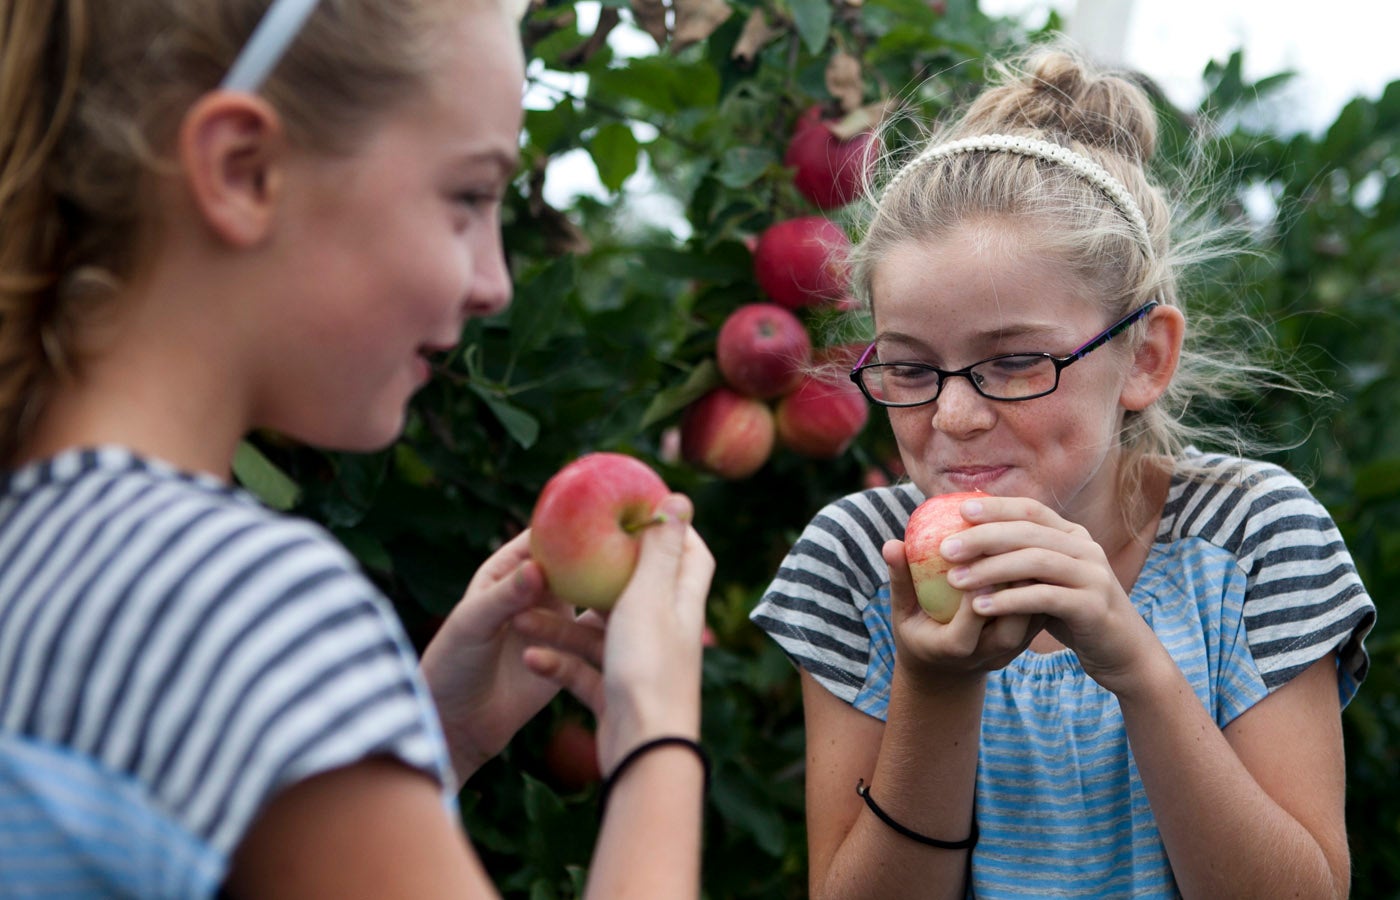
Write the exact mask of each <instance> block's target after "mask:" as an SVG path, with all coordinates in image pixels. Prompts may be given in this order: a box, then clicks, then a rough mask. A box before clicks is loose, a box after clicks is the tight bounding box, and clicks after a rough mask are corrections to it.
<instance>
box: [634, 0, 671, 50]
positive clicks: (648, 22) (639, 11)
mask: <svg viewBox="0 0 1400 900" xmlns="http://www.w3.org/2000/svg"><path fill="white" fill-rule="evenodd" d="M629 3H630V5H631V7H632V17H633V18H634V19H636V21H637V27H638V28H640V29H641V30H643V31H645V32H646V33H647V34H649V35H651V36H652V39H653V40H655V41H656V46H658V47H664V46H666V40H667V39H668V38H669V37H670V36H671V30H670V29H669V28H668V27H667V26H666V4H665V3H663V2H662V0H629Z"/></svg>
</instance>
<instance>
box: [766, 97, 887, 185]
mask: <svg viewBox="0 0 1400 900" xmlns="http://www.w3.org/2000/svg"><path fill="white" fill-rule="evenodd" d="M869 122H870V113H868V112H866V111H865V110H864V109H861V110H856V112H855V113H852V114H851V115H850V116H842V117H839V118H835V119H827V118H824V117H823V115H822V108H821V107H820V106H813V107H811V108H809V109H808V110H807V111H806V112H805V113H803V114H802V116H801V117H800V118H799V119H798V120H797V125H796V126H795V128H794V130H793V133H792V137H791V138H790V139H789V140H788V145H787V150H786V151H785V152H784V153H783V165H785V166H788V167H790V168H792V169H794V170H795V171H794V172H793V184H794V185H795V186H796V187H797V190H798V191H799V192H800V193H801V194H802V196H804V197H806V198H807V199H808V200H810V201H812V203H814V204H816V205H817V206H818V207H819V208H821V209H834V208H836V207H839V206H845V205H846V204H847V203H850V202H851V201H852V200H854V199H855V198H856V197H858V196H860V193H861V191H862V190H864V188H865V185H866V181H867V180H868V178H869V177H870V174H871V172H872V170H873V169H874V166H875V163H876V162H877V161H878V160H879V158H880V142H879V140H878V139H877V138H876V136H875V132H874V131H873V130H870V128H868V127H865V126H867V125H868V123H869ZM852 129H855V130H852Z"/></svg>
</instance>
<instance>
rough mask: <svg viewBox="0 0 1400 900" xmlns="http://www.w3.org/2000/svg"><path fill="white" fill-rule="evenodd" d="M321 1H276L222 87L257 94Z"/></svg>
mask: <svg viewBox="0 0 1400 900" xmlns="http://www.w3.org/2000/svg"><path fill="white" fill-rule="evenodd" d="M319 2H320V0H272V5H271V6H269V7H268V8H267V12H265V13H263V17H262V21H260V22H259V23H258V27H257V28H256V29H254V30H253V35H252V37H250V38H248V43H246V44H244V45H243V49H242V50H240V51H238V58H237V59H235V60H234V61H233V65H232V66H230V67H229V70H228V74H227V75H225V76H224V80H223V81H222V82H220V84H219V87H220V88H222V89H224V90H226V91H246V92H248V93H250V94H253V93H257V91H258V88H260V87H262V85H263V82H264V81H266V80H267V77H268V76H269V75H271V74H272V70H273V69H275V68H277V63H279V62H281V60H282V56H283V54H285V53H286V52H287V48H288V47H289V46H291V43H292V41H293V40H294V39H295V38H296V36H297V35H298V34H299V33H301V29H302V26H304V25H305V24H306V20H307V19H308V18H310V16H311V13H312V12H313V11H314V10H315V9H316V4H317V3H319Z"/></svg>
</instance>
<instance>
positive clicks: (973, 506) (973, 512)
mask: <svg viewBox="0 0 1400 900" xmlns="http://www.w3.org/2000/svg"><path fill="white" fill-rule="evenodd" d="M962 511H963V513H964V514H966V515H969V516H980V515H982V501H981V500H967V501H964V502H963V505H962Z"/></svg>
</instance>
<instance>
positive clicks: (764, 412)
mask: <svg viewBox="0 0 1400 900" xmlns="http://www.w3.org/2000/svg"><path fill="white" fill-rule="evenodd" d="M775 436H776V429H775V427H774V423H773V410H772V409H770V408H769V406H768V404H767V403H765V402H763V401H762V400H759V399H757V398H755V397H746V396H744V395H743V394H740V393H739V392H738V391H735V390H732V389H730V388H727V387H719V388H715V389H714V390H712V391H710V392H709V393H708V394H706V395H705V396H703V397H701V398H700V399H699V400H696V401H695V402H694V403H692V404H691V405H690V406H688V407H686V410H685V414H684V415H683V416H682V417H681V457H682V458H683V459H684V460H685V461H686V462H688V463H690V464H691V465H693V466H695V467H696V468H699V469H703V470H705V471H706V472H711V473H713V474H715V475H718V476H720V477H721V478H726V479H729V480H731V481H737V480H740V479H743V478H748V477H749V476H750V475H752V474H754V473H755V472H757V471H758V470H759V469H761V468H763V464H764V463H765V462H767V461H768V457H769V456H770V455H771V454H772V452H773V444H774V441H775Z"/></svg>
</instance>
